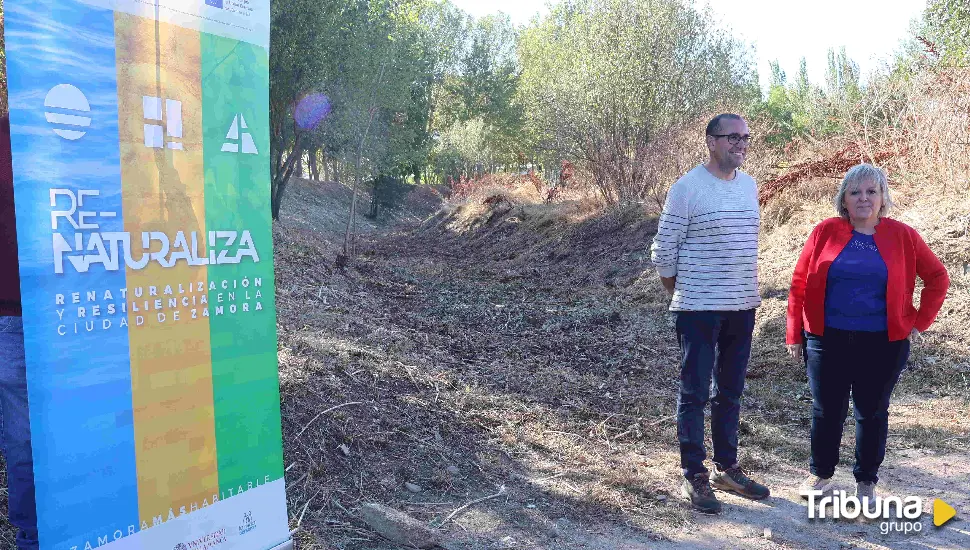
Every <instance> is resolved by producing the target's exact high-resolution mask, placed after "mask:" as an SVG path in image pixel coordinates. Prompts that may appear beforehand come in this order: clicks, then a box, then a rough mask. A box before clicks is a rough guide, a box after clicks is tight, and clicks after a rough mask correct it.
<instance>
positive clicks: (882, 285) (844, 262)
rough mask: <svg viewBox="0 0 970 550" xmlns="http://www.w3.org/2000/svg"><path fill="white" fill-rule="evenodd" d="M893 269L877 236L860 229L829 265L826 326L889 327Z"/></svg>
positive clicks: (870, 330)
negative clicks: (881, 252) (888, 298)
mask: <svg viewBox="0 0 970 550" xmlns="http://www.w3.org/2000/svg"><path fill="white" fill-rule="evenodd" d="M888 280H889V271H888V270H887V269H886V262H884V261H883V259H882V256H881V255H879V249H878V248H877V247H876V242H875V239H873V237H872V235H865V234H862V233H859V232H857V231H853V232H852V240H850V241H849V243H848V244H847V245H845V248H843V249H842V252H840V253H839V255H838V257H837V258H836V259H835V261H834V262H832V265H831V266H830V267H829V273H828V279H827V281H826V283H825V326H827V327H834V328H837V329H842V330H861V331H866V332H879V331H883V330H887V322H886V283H887V281H888Z"/></svg>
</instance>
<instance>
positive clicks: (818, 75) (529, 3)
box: [452, 0, 926, 88]
mask: <svg viewBox="0 0 970 550" xmlns="http://www.w3.org/2000/svg"><path fill="white" fill-rule="evenodd" d="M452 2H453V3H454V4H455V5H457V6H458V7H460V8H461V9H463V10H465V11H466V12H468V13H470V14H471V15H474V16H476V17H481V16H483V15H487V14H490V13H495V12H498V11H503V12H505V13H507V14H508V15H509V16H510V17H511V18H512V22H513V23H515V24H516V25H525V24H528V22H529V20H530V19H531V18H532V17H533V16H534V15H535V14H537V13H538V14H542V15H544V14H546V13H548V11H549V10H548V7H547V0H452ZM709 4H710V7H711V9H712V10H713V12H714V16H715V18H716V19H717V20H718V22H719V24H720V26H721V27H722V28H730V29H731V31H732V33H733V34H734V35H735V36H736V37H738V38H741V39H743V40H745V41H746V42H748V43H752V44H754V46H755V50H756V59H757V62H758V74H759V76H760V78H761V85H762V87H763V88H766V87H767V85H768V81H769V80H770V76H771V72H770V69H769V66H768V63H769V62H770V61H772V60H777V61H778V62H779V63H780V65H781V68H782V70H783V71H785V73H786V74H787V75H788V78H789V79H793V78H794V77H795V76H796V75H797V74H798V66H799V60H800V59H801V58H802V57H803V56H804V57H805V58H806V62H807V65H808V76H809V79H810V80H811V81H812V82H815V83H816V84H818V85H824V82H825V68H826V66H827V64H828V58H827V52H828V49H829V48H835V49H836V51H837V50H838V49H839V48H840V47H842V46H845V48H846V52H847V53H848V54H849V57H850V58H851V59H852V60H853V61H855V62H856V63H858V64H859V67H860V69H861V71H862V74H863V77H865V75H866V74H867V73H869V72H870V71H872V70H874V69H876V68H878V67H879V64H880V63H881V62H884V61H886V60H889V59H891V58H892V54H893V52H894V51H895V50H896V49H898V47H899V42H900V40H901V39H903V38H905V37H907V36H908V32H909V26H910V21H911V20H912V19H914V18H917V17H919V15H920V14H921V13H922V11H923V9H924V8H925V7H926V0H892V1H889V2H887V1H885V0H814V1H810V2H792V3H790V4H788V5H785V3H783V2H779V1H778V0H741V1H739V0H710V1H709ZM697 5H699V6H703V5H704V1H703V0H699V1H698V3H697Z"/></svg>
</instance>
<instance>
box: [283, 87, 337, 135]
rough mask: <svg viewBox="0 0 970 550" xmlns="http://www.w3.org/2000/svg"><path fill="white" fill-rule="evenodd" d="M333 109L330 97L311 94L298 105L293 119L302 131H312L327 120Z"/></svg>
mask: <svg viewBox="0 0 970 550" xmlns="http://www.w3.org/2000/svg"><path fill="white" fill-rule="evenodd" d="M332 108H333V105H332V104H331V103H330V98H329V97H327V96H325V95H323V94H309V95H307V96H306V97H304V98H303V99H301V100H300V102H299V103H297V104H296V109H295V110H294V111H293V117H294V118H295V119H296V124H297V126H299V127H300V129H301V130H312V129H314V128H316V127H317V126H318V125H319V124H320V123H321V122H323V119H325V118H327V115H329V114H330V110H331V109H332Z"/></svg>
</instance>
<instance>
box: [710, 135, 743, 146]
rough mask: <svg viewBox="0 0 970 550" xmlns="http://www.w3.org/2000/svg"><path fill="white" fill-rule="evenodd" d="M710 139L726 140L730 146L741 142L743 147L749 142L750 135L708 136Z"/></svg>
mask: <svg viewBox="0 0 970 550" xmlns="http://www.w3.org/2000/svg"><path fill="white" fill-rule="evenodd" d="M709 135H710V136H711V137H712V138H727V140H728V143H730V144H731V145H737V144H738V142H739V141H743V142H744V143H745V145H747V144H748V142H750V141H751V134H744V135H743V136H742V135H741V134H709Z"/></svg>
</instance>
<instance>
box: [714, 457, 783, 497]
mask: <svg viewBox="0 0 970 550" xmlns="http://www.w3.org/2000/svg"><path fill="white" fill-rule="evenodd" d="M711 485H713V486H714V487H715V488H716V489H720V490H722V491H728V492H731V493H736V494H738V495H741V496H743V497H745V498H750V499H753V500H761V499H765V498H768V497H769V496H770V495H771V491H770V490H769V489H768V488H767V487H765V486H764V485H762V484H760V483H758V482H757V481H755V480H753V479H751V478H750V477H748V476H747V474H745V473H744V470H742V469H741V467H740V466H738V465H737V464H735V465H734V466H731V467H730V468H727V469H726V470H724V471H721V470H720V469H718V467H717V464H715V465H714V475H713V476H711Z"/></svg>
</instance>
